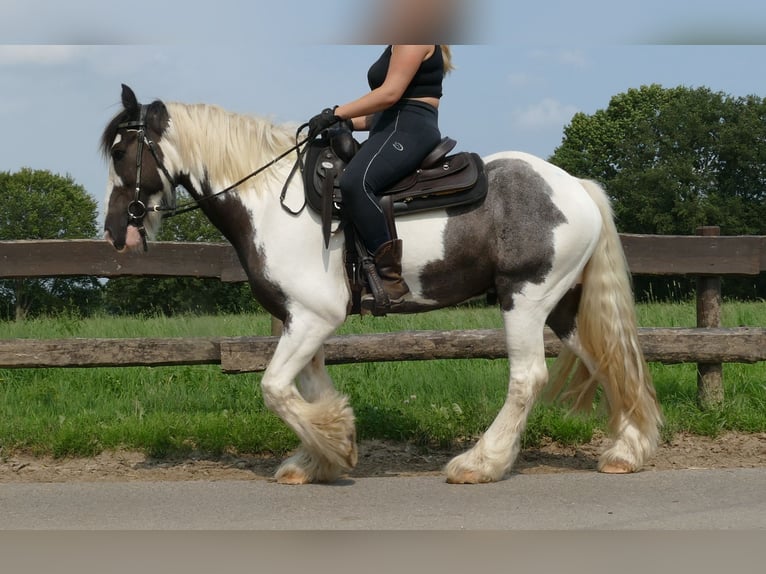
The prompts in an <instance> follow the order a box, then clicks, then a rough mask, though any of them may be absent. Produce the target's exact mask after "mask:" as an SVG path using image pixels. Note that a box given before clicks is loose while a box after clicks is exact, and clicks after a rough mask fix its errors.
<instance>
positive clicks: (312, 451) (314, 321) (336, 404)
mask: <svg viewBox="0 0 766 574" xmlns="http://www.w3.org/2000/svg"><path fill="white" fill-rule="evenodd" d="M335 327H336V325H333V324H329V323H327V322H326V321H325V320H323V319H320V318H319V317H316V316H311V315H309V316H304V317H297V316H296V317H293V319H292V320H291V321H290V323H289V325H288V327H287V328H286V329H285V331H284V333H283V334H282V337H281V338H280V340H279V344H278V345H277V348H276V350H275V352H274V356H273V358H272V359H271V362H270V364H269V367H268V368H267V369H266V373H265V374H264V376H263V379H262V381H261V387H262V389H263V398H264V401H265V403H266V405H267V406H268V407H269V408H270V409H271V410H272V411H274V412H275V413H276V414H277V415H278V416H279V417H280V418H281V419H282V420H283V421H285V423H286V424H287V425H288V426H289V427H290V428H291V429H293V431H295V433H296V434H297V435H298V437H299V438H300V440H301V446H300V448H299V449H298V451H297V452H296V454H294V455H293V456H291V457H290V458H289V459H287V460H286V461H285V462H284V463H282V465H281V466H280V467H279V469H278V470H277V473H276V478H277V481H279V482H281V483H286V484H305V483H309V482H331V481H333V480H336V479H337V478H338V477H339V476H340V475H341V474H342V473H343V472H347V471H349V470H351V469H352V468H353V467H354V466H355V465H356V461H357V450H356V431H355V427H354V413H353V410H352V409H351V406H350V405H349V404H348V397H346V396H343V395H341V394H339V393H338V392H337V391H336V390H335V388H334V387H333V385H332V381H331V380H330V377H329V375H328V374H327V370H326V368H325V365H324V353H323V352H322V343H323V342H324V340H325V339H326V338H327V337H328V336H329V335H330V334H331V333H332V332H333V331H334V330H335ZM296 377H298V378H299V382H300V390H299V389H298V388H297V387H296V385H295V383H294V380H295V378H296Z"/></svg>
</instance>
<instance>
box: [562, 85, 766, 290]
mask: <svg viewBox="0 0 766 574" xmlns="http://www.w3.org/2000/svg"><path fill="white" fill-rule="evenodd" d="M764 142H766V102H764V100H763V99H761V98H759V97H756V96H748V97H744V98H735V97H732V96H729V95H726V94H723V93H720V92H712V91H711V90H709V89H708V88H704V87H702V88H694V89H693V88H687V87H683V86H682V87H676V88H670V89H665V88H663V87H662V86H659V85H657V84H653V85H651V86H642V87H641V88H640V89H630V90H628V91H627V92H626V93H622V94H618V95H616V96H614V97H613V98H612V99H611V100H610V102H609V105H608V107H607V108H606V109H605V110H598V111H596V112H595V113H594V114H593V115H586V114H583V113H578V114H576V115H575V116H574V117H573V118H572V121H571V123H570V124H569V125H568V126H567V127H566V128H565V130H564V138H563V141H562V143H561V145H560V146H559V147H558V148H557V149H556V150H555V152H554V154H553V156H552V157H551V161H552V162H553V163H555V164H557V165H559V166H560V167H562V168H564V169H566V170H567V171H569V172H570V173H572V174H574V175H576V176H579V177H586V178H592V179H596V180H598V181H599V182H601V183H602V184H603V185H604V186H605V188H606V190H607V192H608V193H609V195H610V197H611V198H612V201H613V205H614V211H615V217H616V220H617V225H618V228H619V229H620V230H621V231H623V232H628V233H647V234H681V235H688V234H692V233H694V231H695V229H696V228H697V227H698V226H700V225H720V226H721V231H722V233H723V234H724V235H739V234H764V233H766V201H764V200H766V146H764ZM673 285H675V286H676V290H677V287H678V285H681V290H682V291H687V290H688V289H691V285H690V283H689V281H688V280H683V279H680V278H676V279H670V280H668V279H663V280H659V279H656V278H655V279H652V280H648V279H646V278H641V279H640V280H639V281H637V292H638V293H639V295H641V289H640V288H643V289H644V290H652V291H654V294H655V295H660V296H666V295H668V294H670V293H671V289H670V287H671V286H673ZM660 286H661V287H660ZM658 287H660V288H659V292H658V289H657V288H658ZM726 288H727V289H728V290H729V294H736V295H747V296H759V297H763V296H766V282H764V280H763V278H760V279H757V280H755V281H753V280H739V279H737V280H728V281H727V282H726ZM681 294H685V293H681Z"/></svg>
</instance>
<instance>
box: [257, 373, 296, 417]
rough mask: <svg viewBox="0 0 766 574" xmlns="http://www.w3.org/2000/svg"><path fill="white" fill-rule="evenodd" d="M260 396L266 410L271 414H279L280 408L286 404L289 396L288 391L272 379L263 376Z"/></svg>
mask: <svg viewBox="0 0 766 574" xmlns="http://www.w3.org/2000/svg"><path fill="white" fill-rule="evenodd" d="M261 394H262V395H263V403H264V404H265V405H266V408H268V409H269V410H271V411H273V412H279V410H280V407H281V406H283V405H284V404H285V403H286V402H287V400H288V398H289V396H290V389H289V387H288V386H286V385H283V384H281V383H279V381H275V380H274V378H273V377H269V376H268V375H264V377H263V378H262V379H261Z"/></svg>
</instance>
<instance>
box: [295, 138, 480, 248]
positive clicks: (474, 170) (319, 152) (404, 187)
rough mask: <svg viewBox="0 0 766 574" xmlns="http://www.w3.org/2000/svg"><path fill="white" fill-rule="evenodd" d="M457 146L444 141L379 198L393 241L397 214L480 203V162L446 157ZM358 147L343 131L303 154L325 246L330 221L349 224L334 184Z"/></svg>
mask: <svg viewBox="0 0 766 574" xmlns="http://www.w3.org/2000/svg"><path fill="white" fill-rule="evenodd" d="M456 144H457V142H456V141H455V140H453V139H450V138H443V139H442V141H441V142H439V144H438V145H437V146H436V147H435V148H434V149H433V151H431V153H430V154H429V155H428V156H427V157H426V158H425V159H424V160H423V162H422V163H421V165H420V168H419V169H418V170H417V171H415V172H414V173H412V174H410V175H408V176H407V177H405V178H403V179H402V180H401V181H399V182H398V183H396V184H395V185H393V186H392V187H391V188H390V189H388V190H386V191H385V193H384V194H383V195H382V196H381V197H380V203H381V207H382V208H383V211H384V213H386V216H387V220H388V226H389V229H390V230H391V235H392V237H396V235H397V234H396V223H395V218H396V216H398V215H403V214H410V213H418V212H422V211H427V210H433V209H444V208H447V207H454V206H460V205H469V204H472V203H478V202H480V201H482V200H483V199H484V197H485V196H486V194H487V176H486V173H485V170H484V162H483V161H482V159H481V157H479V155H478V154H475V153H472V152H460V153H456V154H453V155H448V154H449V153H450V152H451V151H452V150H453V149H454V148H455V145H456ZM360 147H361V146H360V144H359V142H357V141H356V140H355V139H354V137H353V135H352V134H351V132H350V131H348V130H347V129H331V130H327V131H326V132H324V134H323V135H322V136H321V137H319V138H317V139H315V140H314V141H312V142H311V143H310V144H309V146H308V148H307V150H306V155H305V164H304V168H303V180H304V181H303V182H304V189H305V193H306V203H307V204H308V205H309V206H310V207H311V208H312V209H313V210H314V211H316V212H317V213H319V214H321V216H322V229H323V234H324V240H325V245H327V244H328V242H329V240H330V234H331V225H332V220H333V219H340V220H346V219H348V218H347V217H346V216H345V214H344V211H343V197H342V195H341V191H340V187H339V185H338V180H339V178H340V175H341V174H342V173H343V169H344V168H345V166H346V164H347V163H348V162H349V161H351V158H353V157H354V154H356V152H357V151H358V150H359V148H360Z"/></svg>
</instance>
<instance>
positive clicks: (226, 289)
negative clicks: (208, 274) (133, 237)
mask: <svg viewBox="0 0 766 574" xmlns="http://www.w3.org/2000/svg"><path fill="white" fill-rule="evenodd" d="M188 200H189V198H188V197H187V196H186V194H180V196H179V203H181V202H185V201H188ZM157 239H158V240H160V241H193V242H210V243H220V242H225V241H226V240H225V239H224V237H223V236H222V235H221V233H220V232H219V231H218V230H217V229H216V228H215V227H214V226H213V224H211V223H210V221H208V219H207V218H206V217H205V215H204V214H203V213H202V211H201V210H196V211H191V212H188V213H184V214H181V215H179V216H178V217H171V218H169V219H166V220H165V221H164V222H163V224H162V230H161V231H160V234H159V235H158V237H157ZM149 249H151V244H150V246H149ZM104 300H105V305H106V310H107V312H110V313H114V314H131V315H135V314H157V313H159V314H163V315H174V314H178V313H199V314H210V313H239V312H245V311H256V310H258V309H260V306H259V304H258V302H257V301H256V300H255V298H254V297H253V295H252V293H251V291H250V287H249V286H248V285H247V284H245V283H239V284H237V283H222V282H221V281H220V280H218V279H213V278H195V277H172V278H157V277H121V278H118V279H111V280H110V281H109V282H108V283H107V285H106V288H105V294H104Z"/></svg>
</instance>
